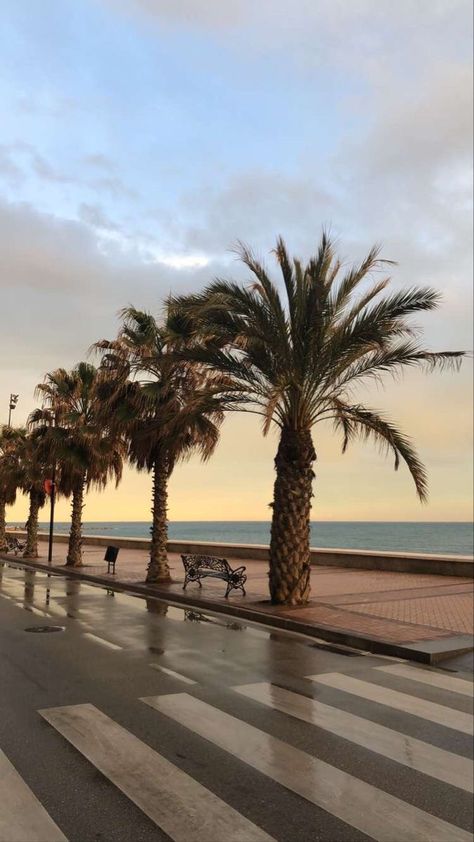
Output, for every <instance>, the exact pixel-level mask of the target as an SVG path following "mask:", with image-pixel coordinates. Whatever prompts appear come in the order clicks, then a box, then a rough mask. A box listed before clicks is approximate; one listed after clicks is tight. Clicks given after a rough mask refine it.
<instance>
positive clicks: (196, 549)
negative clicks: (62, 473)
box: [9, 530, 474, 578]
mask: <svg viewBox="0 0 474 842" xmlns="http://www.w3.org/2000/svg"><path fill="white" fill-rule="evenodd" d="M9 532H10V533H11V534H12V535H18V536H22V535H24V534H25V533H24V531H23V530H9ZM39 538H40V540H41V541H47V540H48V536H47V534H46V533H40V535H39ZM54 542H55V543H56V544H67V542H68V536H67V535H64V534H59V533H57V534H55V535H54ZM82 542H83V544H84V545H89V546H90V545H95V546H99V547H107V546H108V545H109V544H112V545H113V546H114V547H120V548H122V549H129V550H148V548H149V545H150V541H149V540H148V539H146V538H116V537H115V536H114V537H112V536H111V535H84V537H83V539H82ZM168 551H169V552H170V553H203V554H205V555H217V556H224V557H226V558H232V559H243V560H245V559H247V560H248V559H253V560H255V561H268V556H269V550H268V546H267V545H265V544H219V543H211V542H199V543H198V542H196V541H168ZM311 564H314V565H320V566H322V567H349V568H354V569H359V570H391V571H396V572H400V573H430V574H435V575H441V576H468V577H470V578H472V577H473V576H474V560H473V557H472V556H459V555H444V556H441V555H431V554H424V553H391V552H381V551H379V552H377V551H372V550H351V549H331V548H322V547H321V548H318V547H312V548H311Z"/></svg>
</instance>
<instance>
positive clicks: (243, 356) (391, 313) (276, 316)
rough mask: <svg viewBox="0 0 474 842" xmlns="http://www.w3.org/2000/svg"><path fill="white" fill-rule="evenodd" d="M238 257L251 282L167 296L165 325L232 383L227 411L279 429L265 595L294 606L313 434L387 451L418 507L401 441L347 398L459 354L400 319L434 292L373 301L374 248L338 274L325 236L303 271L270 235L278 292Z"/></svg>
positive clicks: (301, 592) (418, 483) (411, 460)
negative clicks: (320, 428) (425, 339)
mask: <svg viewBox="0 0 474 842" xmlns="http://www.w3.org/2000/svg"><path fill="white" fill-rule="evenodd" d="M238 253H239V255H240V258H241V260H242V261H243V263H244V264H245V266H246V267H247V268H248V269H249V270H250V272H251V275H252V281H251V284H250V286H241V285H240V284H237V283H235V282H233V281H231V280H216V281H214V283H212V284H211V285H210V286H208V287H207V288H206V289H205V290H204V291H203V292H202V293H201V294H197V295H192V296H188V297H181V298H175V299H171V300H170V302H169V307H170V324H171V325H172V326H174V329H175V331H176V332H177V333H179V335H180V336H181V337H182V338H183V340H186V341H187V342H188V346H189V348H188V351H187V359H189V360H195V361H198V362H199V363H201V364H205V365H208V366H209V367H210V369H211V370H212V371H216V372H221V373H223V374H225V375H226V376H227V377H229V378H231V379H232V381H233V383H234V391H233V397H234V400H235V398H236V396H238V397H239V400H238V401H236V402H235V403H234V407H233V408H234V409H241V410H244V411H250V412H255V413H258V414H259V415H261V416H262V418H263V432H264V434H266V433H267V432H268V431H269V429H270V427H271V425H272V424H274V425H276V427H277V428H278V430H279V445H278V450H277V454H276V458H275V469H276V480H275V486H274V496H273V504H272V507H273V514H272V526H271V540H270V594H271V599H272V602H274V603H283V604H287V605H299V604H303V603H305V602H306V601H307V600H308V598H309V594H310V547H309V535H310V511H311V498H312V483H313V478H314V473H313V463H314V461H315V459H316V453H315V449H314V445H313V438H312V429H313V426H314V425H315V424H317V423H319V422H321V421H324V420H330V421H332V422H333V424H334V425H335V427H336V429H337V430H338V431H339V432H340V433H341V434H342V441H343V444H342V449H343V451H345V450H346V447H347V445H348V444H349V442H351V441H352V440H353V439H356V438H358V437H359V438H362V439H368V438H370V439H373V440H374V441H375V442H376V443H378V444H379V445H381V446H382V448H383V449H385V450H387V451H390V452H392V454H393V455H394V458H395V468H398V466H399V463H400V461H401V460H402V461H404V462H405V464H406V466H407V468H408V470H409V472H410V474H411V476H412V478H413V481H414V483H415V487H416V491H417V493H418V496H419V498H420V500H422V501H423V500H425V498H426V494H427V479H426V473H425V469H424V467H423V465H422V463H421V461H420V459H419V457H418V456H417V453H416V451H415V449H414V447H413V445H412V443H411V441H410V439H409V438H408V437H407V436H406V435H405V434H404V433H403V432H401V431H400V429H399V428H398V427H397V426H396V425H395V424H393V423H392V422H391V421H390V420H388V419H387V418H386V417H385V416H384V415H383V414H381V413H380V412H378V411H377V410H375V409H372V408H369V407H367V406H364V405H362V404H361V403H360V402H358V401H357V400H356V399H355V397H354V395H353V391H354V388H355V387H356V386H358V384H359V383H360V382H361V381H363V380H368V379H369V380H379V379H380V378H381V377H382V376H383V375H384V374H398V373H399V372H400V371H401V370H402V369H404V368H407V367H409V368H411V367H415V366H422V367H425V368H427V369H429V370H431V369H434V368H435V367H439V366H444V365H447V364H449V363H451V364H454V365H455V364H456V363H458V362H459V359H460V357H461V356H462V352H440V353H435V352H432V351H429V350H427V349H425V348H424V346H423V345H422V344H421V343H420V340H419V338H418V336H419V331H417V330H416V328H415V327H414V326H413V325H412V324H411V322H410V320H409V317H410V316H411V315H412V314H414V313H417V312H422V311H428V310H433V309H434V308H435V307H436V306H437V304H438V301H439V296H438V294H437V293H436V292H434V291H433V290H431V289H418V288H416V287H413V288H411V289H408V290H402V291H394V292H391V293H388V294H385V295H382V293H383V292H384V290H385V289H386V287H387V286H388V284H389V280H390V279H389V278H382V279H380V280H375V281H372V282H371V283H370V284H368V285H367V284H364V282H366V281H367V280H370V277H371V275H372V273H374V272H375V271H377V270H380V269H381V268H382V267H383V266H384V265H385V264H387V263H390V262H391V261H385V260H381V259H380V258H379V250H378V248H373V249H372V250H371V251H370V252H369V254H368V255H367V257H366V258H365V259H364V260H363V261H362V262H361V263H360V265H356V266H353V267H352V268H350V269H348V270H345V271H344V272H341V270H342V265H341V262H340V261H339V260H338V259H337V257H336V255H335V251H334V248H333V245H332V243H331V241H330V239H329V237H328V236H327V235H326V234H325V233H324V234H323V236H322V239H321V242H320V245H319V248H318V251H317V254H316V255H315V256H314V257H312V258H311V259H310V260H309V261H308V262H307V263H306V264H303V263H302V262H301V261H300V260H298V259H296V258H294V259H291V258H290V256H289V254H288V251H287V248H286V246H285V243H284V241H283V240H282V239H281V238H279V239H278V240H277V244H276V248H275V249H274V255H275V257H276V260H277V262H278V265H279V267H280V270H281V275H282V287H283V289H282V291H281V292H280V290H279V288H278V287H277V286H276V285H275V283H274V282H273V281H272V280H271V278H270V276H269V275H268V273H267V271H266V268H265V267H264V265H263V264H262V263H261V262H259V261H258V260H257V259H256V258H255V257H254V256H253V254H252V253H251V251H250V250H249V249H248V248H247V247H245V246H243V245H242V244H239V248H238Z"/></svg>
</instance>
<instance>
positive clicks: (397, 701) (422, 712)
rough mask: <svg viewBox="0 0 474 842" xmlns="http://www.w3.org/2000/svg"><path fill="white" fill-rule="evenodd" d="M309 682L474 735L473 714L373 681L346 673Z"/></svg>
mask: <svg viewBox="0 0 474 842" xmlns="http://www.w3.org/2000/svg"><path fill="white" fill-rule="evenodd" d="M306 678H309V680H310V681H314V682H315V683H316V684H320V685H323V686H325V687H332V688H333V689H335V690H342V691H343V692H344V693H351V694H352V695H355V696H359V697H361V698H363V699H367V700H368V701H372V702H378V704H381V705H386V706H388V707H391V708H395V709H396V710H399V711H403V712H404V713H409V714H412V715H413V716H419V717H421V718H422V719H426V720H429V721H430V722H435V723H436V724H437V725H444V726H445V727H446V728H452V729H453V730H455V731H461V732H462V733H463V734H469V735H472V734H473V730H474V729H473V725H474V720H473V717H472V716H471V714H469V713H463V712H461V711H458V710H453V709H452V708H449V707H446V706H445V705H439V704H437V703H436V702H428V701H426V700H425V699H420V698H418V696H411V695H409V694H408V693H400V692H398V691H397V690H392V689H390V688H388V687H382V686H380V685H379V684H372V683H371V682H370V681H362V680H361V679H359V678H354V677H353V676H351V675H343V674H342V673H337V672H333V673H323V674H321V675H308V676H306Z"/></svg>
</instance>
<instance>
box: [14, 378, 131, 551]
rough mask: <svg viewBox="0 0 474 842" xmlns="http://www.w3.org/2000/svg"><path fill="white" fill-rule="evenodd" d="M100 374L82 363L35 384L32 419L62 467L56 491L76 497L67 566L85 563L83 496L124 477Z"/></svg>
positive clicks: (118, 440) (120, 450)
mask: <svg viewBox="0 0 474 842" xmlns="http://www.w3.org/2000/svg"><path fill="white" fill-rule="evenodd" d="M100 381H101V373H100V372H99V371H98V370H97V369H96V368H95V367H94V366H93V365H90V364H89V363H85V362H81V363H79V364H78V365H77V366H76V367H75V368H74V369H72V371H66V370H65V369H63V368H59V369H57V370H56V371H53V372H52V373H50V374H47V375H46V377H45V381H44V383H41V384H39V386H37V390H36V391H37V395H38V396H39V397H41V398H42V400H43V408H42V409H38V410H35V411H34V412H33V413H32V414H31V415H30V419H29V424H30V426H31V427H32V428H33V429H34V430H35V435H36V436H37V437H38V438H40V439H41V440H42V446H43V448H44V451H45V452H46V453H48V455H49V458H50V459H51V460H54V461H55V462H56V463H57V466H58V483H57V485H58V489H59V492H60V493H61V494H63V495H65V496H67V497H72V515H71V528H70V532H69V544H68V553H67V559H66V565H67V566H69V567H80V566H81V565H82V511H83V508H84V493H85V491H86V490H87V489H89V488H91V487H96V488H104V487H105V485H106V484H107V482H108V481H109V480H110V479H115V482H116V484H118V483H119V482H120V479H121V476H122V467H123V458H124V455H125V448H124V445H123V441H122V440H121V438H120V436H117V435H116V434H115V433H114V432H112V430H111V427H110V424H109V423H108V419H107V418H106V416H105V414H104V407H103V403H102V401H101V399H100V396H99V387H100Z"/></svg>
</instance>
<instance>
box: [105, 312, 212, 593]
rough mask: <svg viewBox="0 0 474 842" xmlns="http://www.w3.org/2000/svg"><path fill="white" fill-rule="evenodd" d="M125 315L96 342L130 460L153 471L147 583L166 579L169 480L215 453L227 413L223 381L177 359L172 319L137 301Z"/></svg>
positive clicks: (107, 399) (112, 410) (107, 401)
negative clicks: (113, 331)
mask: <svg viewBox="0 0 474 842" xmlns="http://www.w3.org/2000/svg"><path fill="white" fill-rule="evenodd" d="M122 316H123V326H122V328H121V330H120V332H119V335H118V337H117V339H116V340H114V341H108V340H102V341H100V342H98V343H96V345H95V349H96V350H98V351H99V352H101V353H102V368H103V370H104V372H105V373H106V374H107V379H105V380H104V381H103V384H104V383H105V387H104V388H103V400H104V405H105V406H107V408H108V412H109V414H110V416H111V417H112V418H113V423H114V424H115V425H116V429H117V431H118V433H119V434H120V433H122V434H124V435H125V436H126V437H127V441H128V455H129V458H130V461H131V462H132V463H133V464H134V465H136V467H137V468H138V469H139V470H145V471H148V472H149V473H151V474H152V476H153V490H152V508H151V512H152V524H151V545H150V561H149V564H148V570H147V577H146V581H147V582H167V581H170V579H171V576H170V570H169V566H168V557H167V541H168V523H167V501H168V481H169V478H170V476H171V474H172V471H173V468H174V466H175V465H176V463H177V462H178V461H180V460H184V459H187V458H189V457H190V456H191V455H192V454H193V453H198V454H199V455H200V456H201V458H202V459H203V460H206V459H209V457H210V456H211V455H212V453H213V451H214V449H215V447H216V444H217V441H218V438H219V426H220V423H221V422H222V418H223V414H222V406H221V402H220V400H219V399H218V397H217V392H218V391H219V390H221V387H220V386H218V385H217V382H216V381H217V378H216V377H214V378H212V377H211V376H210V375H209V374H207V373H205V372H204V371H203V370H202V367H200V366H198V365H196V364H190V363H185V362H183V361H182V360H181V359H177V357H176V354H175V352H176V342H173V337H171V336H170V334H169V331H168V330H167V327H166V325H159V324H158V323H157V322H156V320H155V319H154V318H153V316H152V315H150V314H149V313H144V312H142V311H140V310H136V309H134V308H133V307H130V308H127V309H126V310H124V311H123V312H122ZM219 379H220V378H219Z"/></svg>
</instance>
